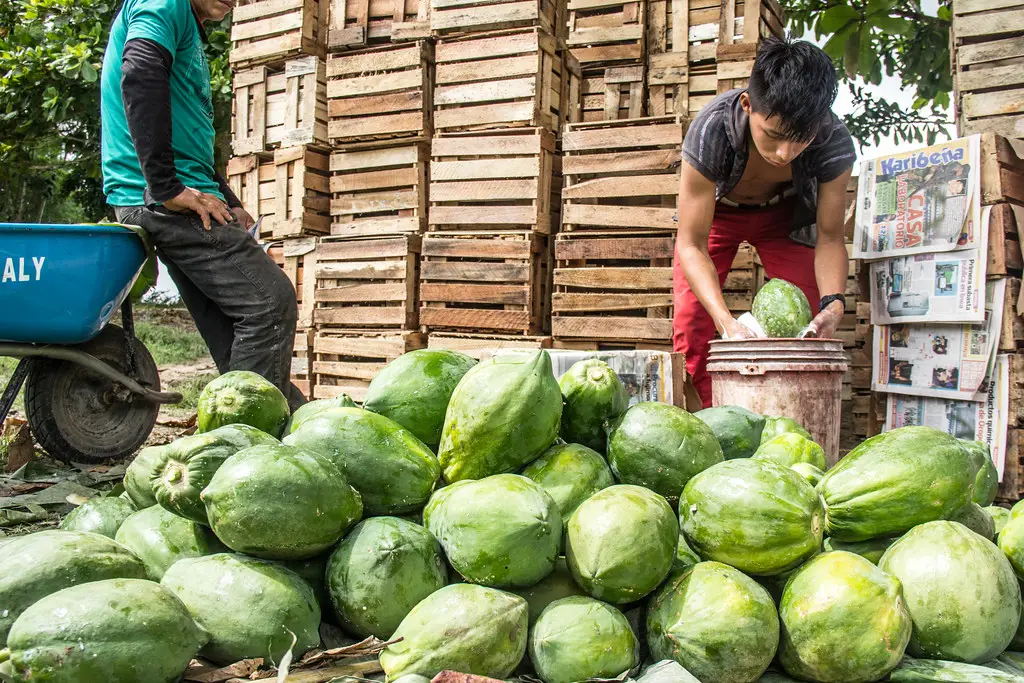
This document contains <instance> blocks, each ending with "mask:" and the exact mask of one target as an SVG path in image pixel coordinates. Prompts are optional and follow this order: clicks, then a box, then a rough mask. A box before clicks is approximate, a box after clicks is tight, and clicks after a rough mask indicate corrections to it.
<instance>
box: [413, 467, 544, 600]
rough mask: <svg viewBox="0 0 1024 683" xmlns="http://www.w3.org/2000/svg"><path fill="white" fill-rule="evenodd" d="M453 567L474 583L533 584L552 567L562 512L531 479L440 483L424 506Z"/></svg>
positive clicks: (509, 476) (426, 517)
mask: <svg viewBox="0 0 1024 683" xmlns="http://www.w3.org/2000/svg"><path fill="white" fill-rule="evenodd" d="M423 521H424V524H425V525H426V527H427V529H428V530H429V531H430V533H432V534H434V536H435V537H436V538H437V540H438V541H440V542H441V547H443V548H444V551H445V554H446V555H447V557H448V561H449V562H450V563H451V565H452V567H453V568H454V569H455V571H457V572H458V573H459V574H461V575H462V576H463V577H464V578H465V579H466V580H467V581H469V582H471V583H479V584H484V585H486V586H495V587H514V586H520V587H521V586H532V585H533V584H535V583H537V582H538V581H540V580H541V579H543V578H544V577H545V576H547V575H548V574H550V573H551V571H552V570H553V569H554V567H555V562H556V560H558V551H559V548H560V547H561V544H562V516H561V514H560V513H559V512H558V506H557V505H556V504H555V501H554V500H552V498H551V496H549V495H548V494H547V492H546V491H545V490H544V489H543V488H541V486H540V485H539V484H537V483H536V482H534V481H533V480H531V479H527V478H526V477H523V476H520V475H518V474H496V475H494V476H491V477H487V478H485V479H477V480H466V481H460V482H456V483H454V484H451V485H449V486H446V487H444V488H443V489H440V490H439V491H438V492H437V493H435V494H434V496H433V497H432V498H431V499H430V502H429V503H427V506H426V508H424V510H423Z"/></svg>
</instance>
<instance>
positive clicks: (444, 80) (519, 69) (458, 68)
mask: <svg viewBox="0 0 1024 683" xmlns="http://www.w3.org/2000/svg"><path fill="white" fill-rule="evenodd" d="M536 73H537V54H536V53H535V52H533V53H529V54H525V55H516V56H513V57H506V58H504V59H491V60H477V61H471V62H453V63H450V64H438V65H437V71H436V74H435V81H434V82H435V83H436V84H437V85H438V86H442V85H451V84H454V83H466V82H468V81H482V80H499V79H504V78H511V77H513V76H527V75H534V74H536Z"/></svg>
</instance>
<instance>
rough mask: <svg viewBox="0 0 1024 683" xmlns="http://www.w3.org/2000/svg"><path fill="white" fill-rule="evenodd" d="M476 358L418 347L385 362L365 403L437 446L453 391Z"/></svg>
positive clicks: (367, 407) (431, 445)
mask: <svg viewBox="0 0 1024 683" xmlns="http://www.w3.org/2000/svg"><path fill="white" fill-rule="evenodd" d="M474 365H476V361H475V360H473V359H472V358H470V357H469V356H467V355H466V354H464V353H459V352H458V351H448V350H445V349H418V350H416V351H410V352H408V353H405V354H403V355H401V356H399V357H398V358H396V359H395V360H393V361H391V362H390V363H388V364H387V365H385V366H384V369H383V370H381V371H380V372H378V373H377V376H376V377H374V378H373V380H372V381H371V382H370V386H369V388H367V390H366V399H365V400H364V401H363V407H364V408H366V409H367V410H369V411H372V412H374V413H377V414H379V415H383V416H384V417H387V418H389V419H391V420H393V421H394V422H397V423H398V424H399V425H401V426H402V427H405V428H406V429H408V430H409V431H410V432H412V434H413V436H415V437H416V438H417V439H419V440H420V441H422V442H423V443H425V444H427V445H428V446H429V447H430V448H432V449H437V445H438V444H439V443H441V428H442V427H444V415H445V412H446V411H447V409H448V402H449V401H450V400H451V398H452V392H453V391H455V387H456V386H458V384H459V382H460V381H461V380H462V378H463V376H464V375H465V374H466V373H467V372H469V369H470V368H472V367H473V366H474Z"/></svg>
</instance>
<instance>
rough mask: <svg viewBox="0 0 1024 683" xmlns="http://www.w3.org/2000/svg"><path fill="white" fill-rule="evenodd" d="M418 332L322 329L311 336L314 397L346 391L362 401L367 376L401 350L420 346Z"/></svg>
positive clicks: (421, 340)
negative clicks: (341, 331)
mask: <svg viewBox="0 0 1024 683" xmlns="http://www.w3.org/2000/svg"><path fill="white" fill-rule="evenodd" d="M425 346H426V337H425V335H423V334H421V333H420V332H408V331H407V332H396V331H394V330H365V331H360V332H350V333H338V332H335V331H328V330H321V331H320V332H319V333H318V334H317V335H316V337H315V338H314V340H313V359H314V360H313V380H314V382H315V386H314V387H313V396H314V398H334V397H336V396H340V395H341V394H348V395H349V396H351V397H352V399H353V400H356V401H362V400H363V399H364V398H365V397H366V389H367V387H369V386H370V380H372V379H373V378H374V377H376V376H377V373H378V372H380V371H381V370H382V369H383V368H384V366H385V365H387V364H388V363H390V362H391V361H393V360H395V359H396V358H398V357H399V356H401V355H402V354H403V353H408V352H409V351H415V350H416V349H422V348H424V347H425Z"/></svg>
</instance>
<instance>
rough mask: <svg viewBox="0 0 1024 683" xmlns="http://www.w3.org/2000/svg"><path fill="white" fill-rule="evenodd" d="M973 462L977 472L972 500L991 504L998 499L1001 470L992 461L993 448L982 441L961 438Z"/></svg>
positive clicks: (986, 504)
mask: <svg viewBox="0 0 1024 683" xmlns="http://www.w3.org/2000/svg"><path fill="white" fill-rule="evenodd" d="M960 443H961V444H962V445H963V446H964V449H965V450H966V451H967V453H968V455H969V456H970V457H971V462H973V463H974V465H975V467H976V469H977V472H978V473H977V474H976V475H975V477H974V494H973V497H972V498H971V500H972V501H973V502H975V503H977V504H978V505H980V506H981V507H986V506H988V505H991V504H992V503H993V501H995V499H996V492H997V491H998V490H999V472H998V471H997V470H996V466H995V463H993V462H992V449H991V448H989V446H988V444H986V443H982V442H980V441H969V440H967V439H960Z"/></svg>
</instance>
